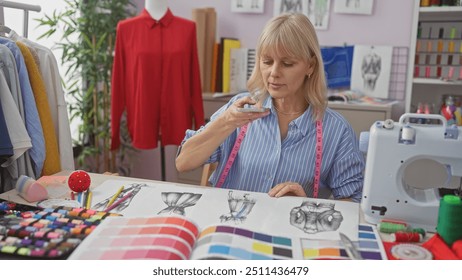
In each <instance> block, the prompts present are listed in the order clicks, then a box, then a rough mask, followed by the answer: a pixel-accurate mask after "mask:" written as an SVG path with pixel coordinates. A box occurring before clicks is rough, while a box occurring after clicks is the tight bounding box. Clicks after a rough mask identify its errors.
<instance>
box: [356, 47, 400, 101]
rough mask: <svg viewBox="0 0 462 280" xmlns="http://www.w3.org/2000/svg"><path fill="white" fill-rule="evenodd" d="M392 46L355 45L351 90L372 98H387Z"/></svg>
mask: <svg viewBox="0 0 462 280" xmlns="http://www.w3.org/2000/svg"><path fill="white" fill-rule="evenodd" d="M392 55H393V47H392V46H366V45H355V47H354V51H353V65H352V70H351V89H352V90H355V91H359V92H361V93H363V94H364V95H367V96H369V97H374V98H384V99H387V98H388V89H389V84H390V76H391V62H392Z"/></svg>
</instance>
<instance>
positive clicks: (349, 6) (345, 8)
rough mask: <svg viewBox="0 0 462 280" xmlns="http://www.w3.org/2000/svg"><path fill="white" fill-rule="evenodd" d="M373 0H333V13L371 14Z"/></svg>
mask: <svg viewBox="0 0 462 280" xmlns="http://www.w3.org/2000/svg"><path fill="white" fill-rule="evenodd" d="M373 6H374V0H335V3H334V13H337V14H362V15H372V7H373Z"/></svg>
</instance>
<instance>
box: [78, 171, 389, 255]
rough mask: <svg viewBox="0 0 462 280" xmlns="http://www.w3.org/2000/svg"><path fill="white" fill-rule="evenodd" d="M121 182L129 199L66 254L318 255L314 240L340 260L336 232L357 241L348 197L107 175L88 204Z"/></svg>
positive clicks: (103, 199) (102, 199) (100, 201)
mask: <svg viewBox="0 0 462 280" xmlns="http://www.w3.org/2000/svg"><path fill="white" fill-rule="evenodd" d="M121 186H124V191H122V192H121V193H120V194H119V197H120V198H122V197H126V196H127V194H130V199H127V200H125V201H124V202H123V203H121V204H119V205H118V206H117V207H116V208H114V209H113V210H112V211H111V212H115V213H117V214H120V215H122V216H121V217H119V218H118V219H112V218H111V217H108V218H107V219H105V220H104V221H103V222H102V223H101V224H100V225H99V226H98V227H97V228H96V229H95V230H94V231H93V232H92V233H91V234H90V235H89V236H88V237H87V238H86V239H85V240H84V242H83V243H82V244H80V245H79V246H78V248H77V249H76V250H75V251H74V252H73V254H72V255H71V256H70V259H304V258H305V259H309V258H322V257H323V256H324V255H325V252H324V253H323V251H322V250H321V251H320V250H319V249H320V248H319V244H324V245H326V246H327V244H328V245H329V246H327V247H329V248H334V247H335V248H337V252H338V253H337V255H336V256H330V257H332V258H346V254H344V255H345V256H343V255H342V253H341V250H342V249H341V248H342V246H339V244H340V238H339V232H342V233H344V234H346V235H347V236H348V237H349V238H350V239H351V240H353V242H357V243H358V244H361V243H364V242H362V241H361V240H362V239H361V238H360V232H361V231H360V229H359V228H358V224H359V204H357V203H353V202H345V201H334V200H324V199H313V198H301V197H282V198H271V197H269V196H268V195H267V194H266V193H255V192H244V191H237V190H228V189H216V188H210V187H198V186H185V185H182V184H175V183H166V182H156V183H152V184H151V183H148V184H146V183H141V182H136V181H115V180H114V181H106V182H105V183H103V184H102V185H100V186H99V187H97V188H95V189H94V190H93V203H92V209H94V210H102V209H104V208H105V207H106V204H107V202H108V201H109V200H110V199H111V197H112V196H113V195H114V193H116V191H117V190H118V189H119V188H120V187H121ZM109 218H111V219H109ZM106 220H107V221H106ZM371 232H372V234H374V231H373V230H372V231H371ZM374 236H375V237H377V235H374ZM375 240H376V241H377V243H380V242H379V241H380V239H379V238H375ZM323 242H327V243H323ZM316 244H317V245H316ZM333 244H334V245H333ZM314 245H315V246H314ZM324 245H323V246H324ZM313 246H314V247H313ZM316 246H318V249H316ZM326 246H324V247H326ZM332 246H333V247H332ZM377 246H378V245H377ZM377 246H375V249H374V250H376V251H377V252H379V255H380V256H381V258H383V256H386V254H385V253H384V254H383V255H382V254H381V252H380V247H377ZM377 248H378V249H377ZM311 249H313V250H315V251H316V250H317V253H313V252H314V251H313V250H311ZM321 249H322V248H321Z"/></svg>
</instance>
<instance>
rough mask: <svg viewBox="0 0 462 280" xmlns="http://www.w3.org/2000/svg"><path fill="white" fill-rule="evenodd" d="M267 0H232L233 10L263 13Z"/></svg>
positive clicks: (236, 11)
mask: <svg viewBox="0 0 462 280" xmlns="http://www.w3.org/2000/svg"><path fill="white" fill-rule="evenodd" d="M264 7H265V0H231V12H233V13H254V14H262V13H263V11H264Z"/></svg>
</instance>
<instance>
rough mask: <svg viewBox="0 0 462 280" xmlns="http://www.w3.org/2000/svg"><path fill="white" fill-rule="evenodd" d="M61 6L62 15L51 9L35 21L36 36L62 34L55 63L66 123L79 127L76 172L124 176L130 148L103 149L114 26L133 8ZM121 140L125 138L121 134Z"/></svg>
mask: <svg viewBox="0 0 462 280" xmlns="http://www.w3.org/2000/svg"><path fill="white" fill-rule="evenodd" d="M65 2H66V3H67V8H66V9H65V10H64V11H59V12H58V11H56V10H55V11H54V13H53V14H52V15H46V16H45V17H44V18H42V19H38V21H39V25H40V26H46V27H47V31H46V32H45V33H44V34H42V35H41V37H50V36H52V35H53V34H54V33H55V32H56V30H58V29H61V30H63V31H64V32H63V35H62V37H61V38H60V39H59V42H58V43H56V48H58V49H61V50H62V56H61V62H62V63H63V65H66V66H67V67H68V68H67V71H66V73H65V74H64V76H65V81H64V90H65V94H66V100H67V101H68V104H69V113H70V119H71V121H76V120H78V123H79V124H78V133H77V134H78V136H77V139H73V142H74V146H75V148H74V157H75V158H76V168H78V169H86V170H88V171H91V172H100V171H101V170H100V169H104V170H103V171H110V172H119V173H122V174H123V175H128V174H127V173H129V168H128V169H124V166H123V162H124V161H125V159H126V153H127V152H130V151H131V150H133V149H130V145H128V144H125V145H122V147H121V148H120V149H119V151H118V152H117V153H116V152H110V150H109V147H110V143H109V142H110V108H111V106H110V103H111V71H112V62H113V53H114V43H115V36H116V27H117V23H118V22H119V21H120V20H122V19H125V18H127V17H130V16H132V15H133V11H134V10H133V7H134V4H133V3H132V2H131V1H130V0H100V1H88V0H65ZM122 127H125V126H122ZM122 137H124V138H126V139H127V140H128V132H127V131H126V130H125V132H122ZM127 149H130V150H127ZM116 163H117V165H118V166H119V168H116Z"/></svg>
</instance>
